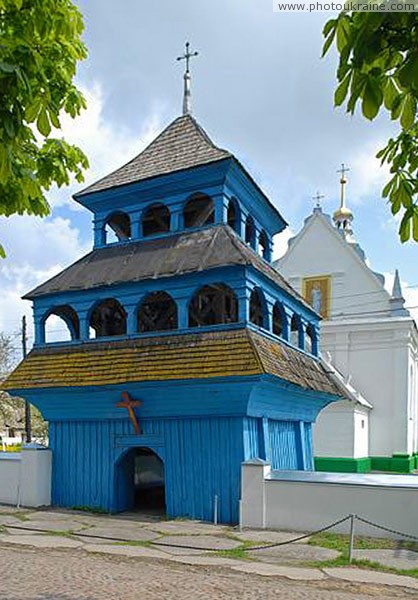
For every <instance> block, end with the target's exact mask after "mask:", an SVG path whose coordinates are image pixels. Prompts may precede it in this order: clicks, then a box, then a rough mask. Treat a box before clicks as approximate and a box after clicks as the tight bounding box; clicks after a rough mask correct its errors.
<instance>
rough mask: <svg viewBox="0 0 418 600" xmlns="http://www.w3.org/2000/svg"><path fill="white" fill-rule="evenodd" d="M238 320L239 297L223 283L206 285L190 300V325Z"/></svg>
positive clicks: (202, 325)
mask: <svg viewBox="0 0 418 600" xmlns="http://www.w3.org/2000/svg"><path fill="white" fill-rule="evenodd" d="M237 321H238V299H237V297H236V295H235V292H234V291H233V290H232V289H231V288H230V287H228V286H227V285H225V284H223V283H217V284H212V285H205V286H203V287H202V288H200V290H198V292H196V294H195V295H194V296H193V298H192V299H191V301H190V304H189V327H204V326H206V325H219V324H221V323H236V322H237Z"/></svg>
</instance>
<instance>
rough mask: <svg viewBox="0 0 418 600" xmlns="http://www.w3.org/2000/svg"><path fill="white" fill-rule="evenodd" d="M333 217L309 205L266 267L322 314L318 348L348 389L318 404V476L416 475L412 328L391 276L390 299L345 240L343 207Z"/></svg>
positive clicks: (347, 217)
mask: <svg viewBox="0 0 418 600" xmlns="http://www.w3.org/2000/svg"><path fill="white" fill-rule="evenodd" d="M345 183H346V179H345V177H344V169H343V171H342V177H341V202H340V208H339V209H338V210H337V211H336V212H335V213H334V215H333V219H331V218H330V217H329V216H328V215H326V214H324V213H323V211H322V209H321V207H320V206H319V205H317V206H316V207H315V208H314V210H313V214H311V215H310V216H309V217H308V218H307V219H306V220H305V223H304V226H303V228H302V230H301V231H300V232H299V233H298V234H297V235H296V237H294V238H293V239H291V240H290V242H289V247H288V250H287V252H286V254H285V255H284V256H283V257H282V258H281V259H280V260H279V261H277V263H276V267H277V268H278V270H279V271H280V273H281V274H282V275H283V276H284V277H286V279H288V281H289V282H290V283H291V284H292V285H293V287H294V288H296V289H297V290H298V291H299V292H300V293H301V294H302V295H303V296H304V298H305V299H306V300H307V301H308V302H310V303H311V304H312V305H313V306H314V308H316V309H317V311H318V312H319V313H321V315H322V316H323V321H322V323H321V352H322V355H323V356H324V358H326V359H328V360H329V361H330V362H331V363H332V364H333V365H334V366H335V368H336V369H338V371H339V372H340V373H341V374H342V375H343V377H344V378H345V380H346V381H347V382H349V384H350V386H353V387H354V388H355V390H357V392H358V396H357V400H355V401H353V402H348V401H344V402H337V403H333V404H332V405H331V406H329V407H327V408H325V409H324V410H323V411H322V412H321V413H320V415H319V417H318V421H317V423H316V424H315V427H314V453H315V467H316V469H317V470H321V471H347V472H363V473H364V472H368V471H370V470H373V471H392V472H402V473H405V472H411V471H413V470H414V469H418V330H417V325H416V323H415V321H414V320H413V318H412V317H411V315H410V313H409V312H408V310H407V309H406V308H405V307H404V299H403V297H402V291H401V286H400V280H399V274H398V272H396V274H395V281H394V285H393V291H392V294H389V293H388V292H387V291H386V289H385V287H384V277H383V276H382V275H380V274H378V273H375V272H374V271H372V270H371V269H370V267H369V266H368V265H367V263H366V260H365V254H364V252H363V250H362V249H361V248H360V246H359V245H358V244H357V243H356V242H355V240H354V237H353V231H352V221H353V214H352V212H351V211H350V209H349V208H347V207H346V205H345V198H344V187H345Z"/></svg>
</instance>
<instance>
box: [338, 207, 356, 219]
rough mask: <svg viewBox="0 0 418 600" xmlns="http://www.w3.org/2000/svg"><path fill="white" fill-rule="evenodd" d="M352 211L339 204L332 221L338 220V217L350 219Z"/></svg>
mask: <svg viewBox="0 0 418 600" xmlns="http://www.w3.org/2000/svg"><path fill="white" fill-rule="evenodd" d="M352 218H353V213H352V212H351V210H350V209H349V208H347V207H346V206H341V207H340V208H339V209H338V210H336V211H335V213H334V221H339V220H340V219H352Z"/></svg>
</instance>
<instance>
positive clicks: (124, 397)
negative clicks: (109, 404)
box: [116, 392, 142, 435]
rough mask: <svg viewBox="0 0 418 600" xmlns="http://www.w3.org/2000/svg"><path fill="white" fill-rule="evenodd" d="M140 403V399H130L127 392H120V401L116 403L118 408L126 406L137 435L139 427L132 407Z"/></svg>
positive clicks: (139, 432) (139, 431) (139, 433)
mask: <svg viewBox="0 0 418 600" xmlns="http://www.w3.org/2000/svg"><path fill="white" fill-rule="evenodd" d="M141 405H142V402H141V400H132V398H131V397H130V395H129V393H128V392H122V401H121V402H118V403H117V405H116V406H117V407H118V408H126V409H127V410H128V414H129V418H130V419H131V423H132V425H133V426H134V429H135V433H136V434H137V435H141V429H140V427H139V423H138V419H137V416H136V414H135V412H134V408H136V407H137V406H141Z"/></svg>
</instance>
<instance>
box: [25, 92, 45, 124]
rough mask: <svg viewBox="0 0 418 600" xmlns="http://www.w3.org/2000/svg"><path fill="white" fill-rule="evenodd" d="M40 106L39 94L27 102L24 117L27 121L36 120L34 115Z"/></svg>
mask: <svg viewBox="0 0 418 600" xmlns="http://www.w3.org/2000/svg"><path fill="white" fill-rule="evenodd" d="M41 106H42V98H41V97H40V96H36V98H35V99H34V100H33V101H32V102H31V103H30V104H28V106H27V107H26V111H25V119H26V120H27V122H28V123H33V122H34V121H35V120H36V117H37V116H38V114H39V111H40V110H41Z"/></svg>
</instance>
